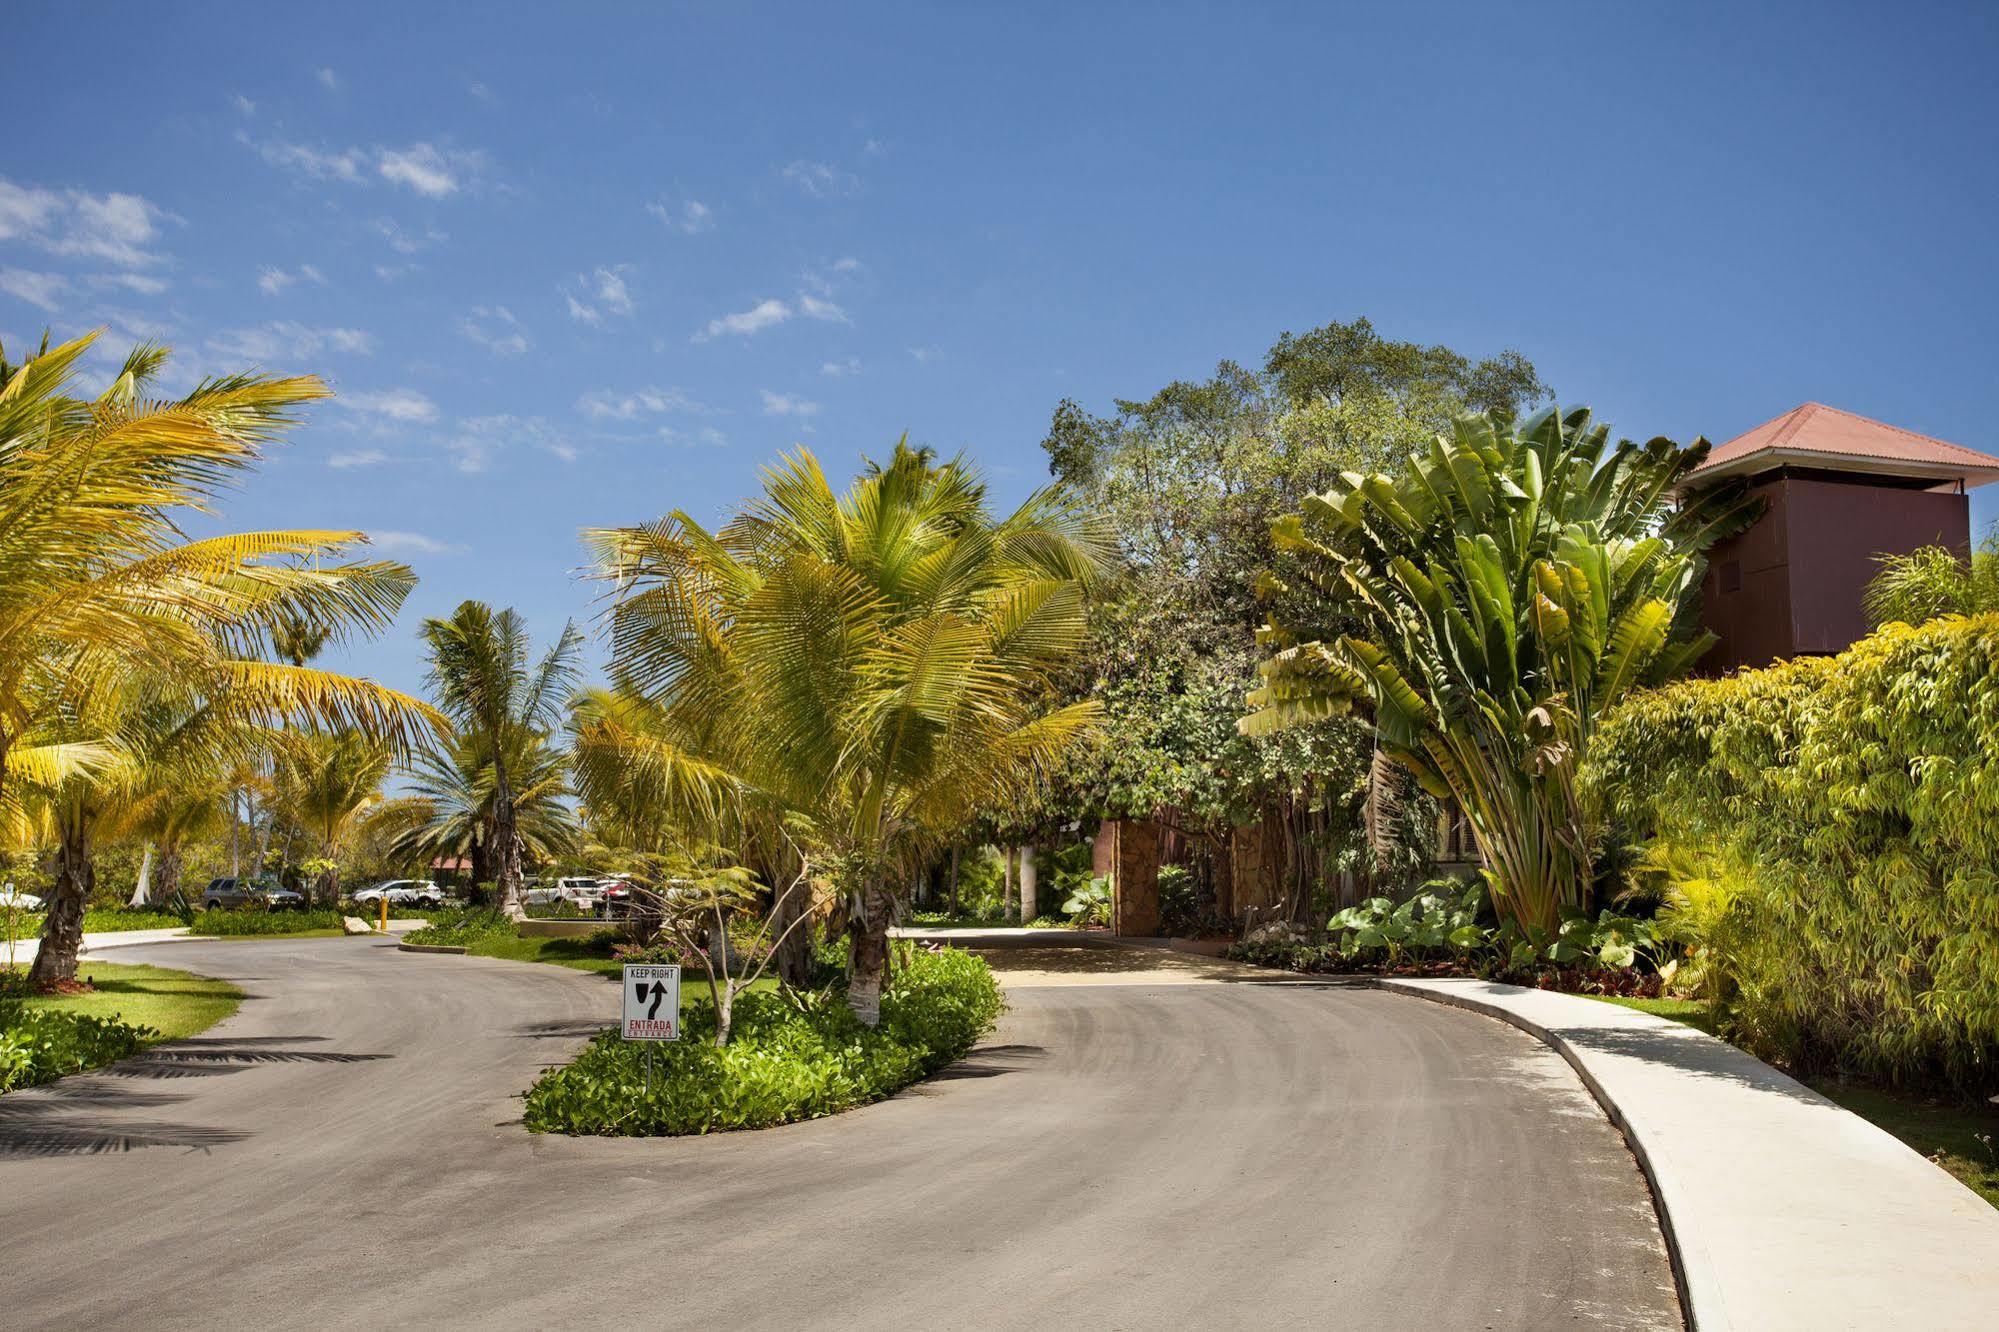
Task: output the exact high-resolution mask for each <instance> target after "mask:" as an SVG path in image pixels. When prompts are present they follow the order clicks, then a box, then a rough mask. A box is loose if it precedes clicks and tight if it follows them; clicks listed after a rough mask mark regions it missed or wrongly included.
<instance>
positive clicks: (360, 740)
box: [275, 731, 395, 906]
mask: <svg viewBox="0 0 1999 1332" xmlns="http://www.w3.org/2000/svg"><path fill="white" fill-rule="evenodd" d="M276 756H277V764H276V770H277V776H276V782H275V787H276V791H277V803H278V807H279V808H280V809H281V810H282V811H283V812H284V815H285V817H286V818H288V819H289V820H290V821H291V822H292V823H293V824H294V825H296V826H297V827H298V829H299V830H300V831H301V832H303V833H304V834H305V835H306V836H307V837H308V838H309V839H310V840H311V842H312V845H313V847H314V849H315V850H316V851H317V852H318V855H317V857H316V859H317V860H318V862H319V864H318V869H317V873H315V874H314V875H313V877H312V879H311V881H310V882H308V883H307V885H306V896H307V897H308V898H310V899H311V900H313V901H314V902H319V903H323V904H325V905H328V906H331V905H334V904H337V903H338V902H339V900H340V857H341V855H342V854H343V853H344V852H345V851H346V850H347V849H348V847H349V846H350V845H351V844H352V843H353V842H354V840H355V838H356V837H358V836H359V835H361V833H362V832H363V831H364V829H365V828H366V826H367V823H368V820H369V817H370V815H372V814H373V813H374V811H375V810H376V808H377V807H378V806H379V805H380V804H381V801H382V783H383V781H384V780H386V779H387V778H388V775H389V769H390V767H391V766H392V765H393V763H394V761H395V753H394V751H393V750H392V749H391V748H390V747H389V746H388V745H387V744H385V743H383V742H382V741H379V740H375V739H372V738H370V737H369V736H366V735H363V734H361V733H360V732H358V731H335V732H331V733H328V734H322V735H315V734H311V733H299V734H294V735H290V736H287V737H285V739H284V741H283V742H282V743H281V744H280V745H279V746H278V748H277V755H276Z"/></svg>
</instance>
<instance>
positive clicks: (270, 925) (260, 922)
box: [194, 907, 341, 939]
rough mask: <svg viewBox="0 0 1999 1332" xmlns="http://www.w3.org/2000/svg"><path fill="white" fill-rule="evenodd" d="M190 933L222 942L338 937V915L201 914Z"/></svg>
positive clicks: (313, 912)
mask: <svg viewBox="0 0 1999 1332" xmlns="http://www.w3.org/2000/svg"><path fill="white" fill-rule="evenodd" d="M194 932H195V933H196V934H213V935H218V936H220V937H222V938H225V939H234V938H250V937H270V936H274V935H279V936H282V935H295V934H339V933H340V932H341V929H340V913H339V912H338V911H335V910H333V909H332V908H330V907H322V908H316V909H314V910H310V911H204V912H202V913H201V914H200V915H199V916H197V917H196V918H195V922H194Z"/></svg>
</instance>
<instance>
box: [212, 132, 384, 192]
mask: <svg viewBox="0 0 1999 1332" xmlns="http://www.w3.org/2000/svg"><path fill="white" fill-rule="evenodd" d="M236 137H237V138H238V139H239V140H241V141H242V142H244V143H247V144H250V145H251V146H252V147H254V148H255V149H256V150H257V155H258V156H259V157H261V158H263V159H264V160H265V161H266V162H268V163H270V164H271V165H272V166H274V167H278V168H280V169H282V170H286V171H295V172H297V173H298V174H300V175H302V176H307V177H310V178H311V179H313V180H338V181H344V182H346V183H347V184H349V185H358V184H360V183H361V182H362V181H363V180H365V179H366V176H364V175H363V174H362V173H363V171H364V169H365V168H366V166H367V164H368V157H367V154H366V153H364V152H362V151H361V150H360V149H359V148H343V149H340V150H338V151H333V150H330V149H324V148H314V147H312V146H310V145H308V144H303V143H282V142H278V141H276V140H271V141H267V142H264V143H256V142H253V141H252V140H251V138H250V136H249V135H247V134H238V135H237V136H236Z"/></svg>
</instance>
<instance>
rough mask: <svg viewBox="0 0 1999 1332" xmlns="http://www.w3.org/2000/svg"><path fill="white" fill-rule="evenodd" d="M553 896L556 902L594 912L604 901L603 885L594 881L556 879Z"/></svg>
mask: <svg viewBox="0 0 1999 1332" xmlns="http://www.w3.org/2000/svg"><path fill="white" fill-rule="evenodd" d="M555 896H556V900H558V901H562V902H567V903H569V904H570V905H571V906H577V907H582V908H583V909H584V910H585V911H594V910H595V909H596V908H597V907H598V906H599V905H600V904H601V903H602V902H603V900H604V885H603V884H602V883H601V882H600V881H598V880H596V879H584V878H566V879H557V880H556V881H555Z"/></svg>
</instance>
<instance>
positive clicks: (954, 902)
mask: <svg viewBox="0 0 1999 1332" xmlns="http://www.w3.org/2000/svg"><path fill="white" fill-rule="evenodd" d="M962 910H964V908H963V907H961V906H959V905H958V848H957V847H955V846H954V847H952V848H951V914H952V915H953V916H956V915H957V914H958V913H959V912H960V911H962Z"/></svg>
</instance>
